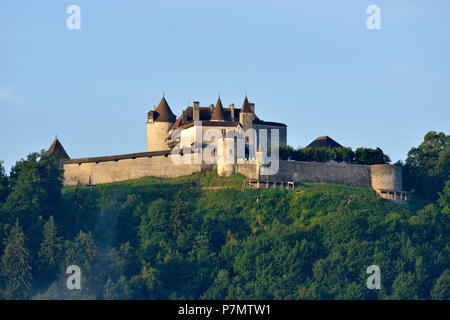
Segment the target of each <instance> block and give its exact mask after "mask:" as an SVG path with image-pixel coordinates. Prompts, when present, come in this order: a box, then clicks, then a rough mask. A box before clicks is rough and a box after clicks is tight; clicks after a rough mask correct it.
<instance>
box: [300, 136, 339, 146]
mask: <svg viewBox="0 0 450 320" xmlns="http://www.w3.org/2000/svg"><path fill="white" fill-rule="evenodd" d="M308 147H309V148H342V146H341V145H340V144H339V143H337V142H336V141H334V140H333V139H331V138H330V137H329V136H323V137H318V138H317V139H316V140H314V141H313V142H311V143H310V144H309V145H308Z"/></svg>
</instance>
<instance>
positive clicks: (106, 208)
mask: <svg viewBox="0 0 450 320" xmlns="http://www.w3.org/2000/svg"><path fill="white" fill-rule="evenodd" d="M243 179H244V178H243V177H242V176H237V175H235V176H232V177H230V178H226V179H224V178H219V177H217V176H216V175H215V174H214V173H210V174H196V175H193V176H190V177H182V178H177V179H161V178H144V179H139V180H132V181H125V182H120V183H113V184H106V185H99V186H96V187H79V188H76V187H65V188H63V199H64V202H65V203H66V204H67V206H68V207H67V208H66V209H67V211H66V214H65V215H64V216H59V217H55V219H56V221H57V224H58V225H60V226H63V227H62V228H60V229H59V233H60V234H62V235H63V236H64V239H65V240H70V241H66V243H65V244H64V246H65V248H66V249H65V255H66V257H65V259H63V260H64V261H67V263H69V260H70V259H72V260H76V264H78V265H80V267H81V268H82V269H83V270H85V273H84V275H85V276H84V277H85V278H84V279H85V286H84V290H82V291H81V292H79V293H77V294H76V296H73V295H72V296H71V295H67V290H65V291H64V290H63V289H61V288H60V286H59V285H58V284H57V283H58V282H54V283H53V285H51V286H50V288H49V289H47V290H42V289H39V290H37V292H36V294H38V295H37V296H35V298H55V297H61V295H62V296H63V297H64V298H70V297H72V298H73V297H88V298H135V299H149V298H150V299H153V298H156V299H178V298H186V299H198V298H205V299H244V298H248V299H305V298H306V299H377V298H378V299H390V298H395V299H411V298H447V299H448V298H450V297H449V296H448V286H447V284H448V281H449V273H448V267H449V265H448V262H449V259H448V258H449V256H448V254H449V247H448V243H449V241H448V240H449V239H448V237H449V232H448V220H445V219H447V218H448V216H442V215H440V211H439V210H440V209H439V207H437V206H435V205H431V206H428V207H427V208H425V209H421V208H420V207H421V204H420V203H419V202H415V203H413V204H411V205H406V206H405V205H397V204H395V203H392V202H389V201H387V200H383V199H380V198H378V197H377V196H376V195H375V193H374V192H373V191H372V190H369V189H364V188H357V187H348V186H343V185H331V184H313V183H308V184H302V185H299V186H296V188H295V190H293V191H291V190H244V189H243V188H242V183H243ZM211 186H215V187H216V188H214V189H213V190H211V189H209V188H210V187H211ZM218 186H219V187H220V188H219V189H217V187H218ZM443 219H444V220H443ZM79 230H82V232H81V233H80V234H78V231H79ZM73 247H75V248H78V251H76V252H75V251H73V252H72V256H70V258H68V257H67V256H68V255H70V248H73ZM72 260H71V261H72ZM373 264H376V265H379V266H380V268H381V275H382V289H381V290H369V289H367V288H366V279H367V277H368V276H369V275H368V274H366V269H367V267H368V266H370V265H373ZM99 270H101V272H100V273H99V272H98V271H99Z"/></svg>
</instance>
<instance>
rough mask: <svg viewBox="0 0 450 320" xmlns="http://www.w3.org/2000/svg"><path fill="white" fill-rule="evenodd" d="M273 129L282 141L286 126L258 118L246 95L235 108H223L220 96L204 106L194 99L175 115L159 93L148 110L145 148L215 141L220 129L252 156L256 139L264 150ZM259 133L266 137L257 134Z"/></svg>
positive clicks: (169, 147)
mask: <svg viewBox="0 0 450 320" xmlns="http://www.w3.org/2000/svg"><path fill="white" fill-rule="evenodd" d="M211 129H212V130H211ZM274 129H275V130H276V131H277V134H278V139H277V140H278V144H279V145H280V146H283V145H286V143H287V126H286V125H285V124H283V123H278V122H269V121H263V120H261V119H260V118H259V117H258V116H257V115H256V114H255V104H254V103H250V102H249V101H248V98H247V97H245V99H244V102H243V104H242V107H241V108H235V106H234V104H230V105H229V106H228V107H227V108H224V107H223V105H222V101H221V99H220V97H219V98H218V99H217V102H216V104H215V105H213V104H211V105H209V106H207V107H204V106H200V103H199V102H197V101H194V102H193V105H192V106H188V107H187V108H186V109H185V110H183V111H182V113H181V115H179V116H178V118H176V117H175V115H174V114H173V112H172V110H171V108H170V107H169V104H168V103H167V101H166V99H165V98H164V97H163V98H162V99H161V101H160V103H159V105H158V107H154V108H153V110H152V111H150V112H149V113H148V117H147V151H149V152H150V151H161V150H171V149H173V148H174V147H175V148H179V149H180V150H182V149H184V150H186V149H189V148H192V149H193V148H194V147H195V142H198V143H201V147H203V146H205V145H208V144H211V143H214V141H216V142H219V140H221V139H220V138H221V137H219V136H218V133H220V135H223V136H227V135H231V136H234V137H236V140H239V139H242V140H243V141H244V144H245V150H246V154H247V157H248V156H249V154H250V156H255V152H251V151H256V150H257V149H258V144H259V143H260V142H261V143H262V144H264V146H263V147H264V149H265V150H266V149H268V148H269V147H270V145H271V143H272V134H273V132H274V131H272V130H274ZM264 130H266V131H264ZM260 134H263V135H264V136H265V138H266V139H264V138H262V137H260ZM261 138H262V139H261ZM264 140H266V141H264ZM264 142H266V143H264ZM249 150H250V151H249Z"/></svg>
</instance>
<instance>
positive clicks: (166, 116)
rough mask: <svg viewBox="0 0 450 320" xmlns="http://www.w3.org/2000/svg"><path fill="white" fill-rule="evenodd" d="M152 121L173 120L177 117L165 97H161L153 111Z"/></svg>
mask: <svg viewBox="0 0 450 320" xmlns="http://www.w3.org/2000/svg"><path fill="white" fill-rule="evenodd" d="M154 113H156V115H154V116H153V121H159V122H175V120H176V119H177V118H176V117H175V115H174V114H173V112H172V110H171V109H170V107H169V104H168V103H167V101H166V99H165V98H164V97H163V98H162V99H161V101H160V102H159V104H158V107H157V108H156V110H155V111H154Z"/></svg>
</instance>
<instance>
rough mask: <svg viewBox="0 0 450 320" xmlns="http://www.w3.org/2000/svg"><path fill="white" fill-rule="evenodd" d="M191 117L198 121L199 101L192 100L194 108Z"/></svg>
mask: <svg viewBox="0 0 450 320" xmlns="http://www.w3.org/2000/svg"><path fill="white" fill-rule="evenodd" d="M192 119H193V120H194V121H200V102H198V101H194V108H193V111H192Z"/></svg>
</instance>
